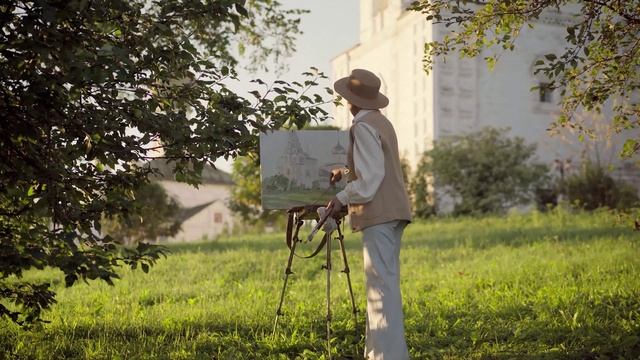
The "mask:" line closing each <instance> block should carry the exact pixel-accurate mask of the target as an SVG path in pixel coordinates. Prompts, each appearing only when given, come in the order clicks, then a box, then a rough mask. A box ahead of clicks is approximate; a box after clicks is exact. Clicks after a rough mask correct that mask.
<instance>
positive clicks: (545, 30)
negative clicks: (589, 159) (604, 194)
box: [332, 0, 623, 176]
mask: <svg viewBox="0 0 640 360" xmlns="http://www.w3.org/2000/svg"><path fill="white" fill-rule="evenodd" d="M410 3H411V1H407V0H360V42H359V43H358V44H356V45H355V46H353V47H352V48H350V49H348V50H347V51H345V52H343V53H341V54H339V55H338V56H336V57H335V58H334V59H333V60H332V68H333V77H334V79H337V78H341V77H344V76H348V75H349V74H350V72H351V70H352V69H354V68H364V69H368V70H371V71H373V72H375V73H376V74H377V75H378V76H379V77H380V78H381V79H382V88H381V91H382V92H383V93H384V94H386V95H387V96H388V97H389V99H390V104H389V106H388V107H387V108H385V109H383V113H385V115H386V116H387V117H388V118H389V119H390V120H391V122H392V123H393V125H394V127H395V129H396V132H397V135H398V143H399V146H400V153H401V156H404V157H405V158H406V159H407V160H408V161H409V163H410V164H411V166H412V167H414V168H415V166H416V164H417V163H418V161H419V158H420V156H421V154H422V153H423V152H424V151H426V150H429V149H430V148H431V147H432V146H433V141H434V140H437V139H439V138H441V137H442V136H445V135H447V134H454V133H455V134H459V133H462V132H467V131H474V130H478V129H480V128H482V127H485V126H493V127H500V128H502V127H510V128H511V135H517V136H521V137H523V138H525V139H526V140H527V142H535V143H537V144H538V158H539V160H540V161H543V162H545V163H547V164H550V165H551V164H552V163H553V161H554V160H555V159H562V160H564V159H568V158H573V159H574V161H576V160H579V158H580V153H581V151H582V148H583V146H582V145H578V146H576V142H577V141H576V137H575V135H572V136H573V138H572V139H570V140H571V141H566V139H565V140H563V139H562V137H561V136H557V137H551V136H550V135H549V134H548V133H547V131H546V130H547V129H548V128H549V126H550V124H551V123H552V121H553V120H554V119H555V117H556V115H557V113H558V111H559V107H558V105H557V102H558V100H559V98H558V96H559V94H557V93H552V92H549V91H548V90H547V91H537V92H532V91H531V90H530V89H531V88H532V87H533V86H536V85H540V84H541V83H542V84H543V83H545V82H546V81H545V79H544V77H541V76H539V75H538V76H536V75H534V72H533V67H534V63H535V62H536V61H537V60H539V59H540V58H542V57H543V56H544V55H545V54H549V53H561V52H563V49H564V47H565V40H564V36H565V34H566V25H567V23H568V22H569V21H570V20H571V18H570V17H569V16H567V15H566V14H563V13H562V12H557V11H555V10H552V11H548V12H545V13H543V14H542V15H541V16H540V19H539V21H538V23H537V24H536V25H535V28H534V29H529V28H527V27H525V28H524V29H523V31H522V32H521V35H520V37H519V38H518V39H517V41H516V49H515V51H513V52H509V51H506V52H504V53H502V55H501V56H500V59H499V61H498V65H497V66H496V68H495V69H494V70H493V71H490V70H489V69H488V67H487V65H486V63H485V60H484V57H485V56H487V54H488V53H485V54H482V55H481V56H478V57H476V58H474V59H459V57H458V56H457V55H456V54H451V55H449V56H447V58H446V62H443V61H442V60H441V59H438V60H437V61H436V63H435V64H434V66H433V70H432V71H431V73H430V75H428V76H427V75H426V73H425V72H424V70H423V63H422V58H423V52H424V44H425V43H426V42H429V41H433V40H441V39H443V37H444V35H445V34H446V33H447V32H448V31H450V28H446V27H444V26H442V25H434V24H432V23H431V22H428V21H426V20H425V16H424V15H422V14H420V13H417V12H413V11H406V10H405V9H406V6H407V5H408V4H410ZM499 51H501V49H500V50H499ZM335 118H336V122H337V125H338V126H340V127H343V128H347V127H348V126H349V125H350V122H351V119H352V116H351V115H350V114H349V110H348V108H347V107H346V106H345V107H338V108H337V110H336V114H335ZM614 142H615V145H616V146H613V148H612V149H609V150H608V153H607V154H605V155H606V156H607V157H609V158H611V159H612V162H616V161H617V160H616V159H617V156H615V154H617V151H618V148H619V145H620V144H621V143H622V142H621V141H619V139H618V140H617V141H614ZM571 144H573V145H571ZM601 155H602V154H601ZM616 166H618V167H619V169H622V168H623V166H622V165H621V164H618V165H616ZM620 171H622V170H620ZM620 176H623V175H620Z"/></svg>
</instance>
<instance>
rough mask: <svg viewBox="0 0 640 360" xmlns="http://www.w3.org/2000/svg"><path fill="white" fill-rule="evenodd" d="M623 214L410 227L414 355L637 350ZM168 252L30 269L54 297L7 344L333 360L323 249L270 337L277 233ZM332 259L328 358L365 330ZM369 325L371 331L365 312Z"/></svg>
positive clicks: (72, 350) (105, 352)
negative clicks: (113, 274) (83, 279)
mask: <svg viewBox="0 0 640 360" xmlns="http://www.w3.org/2000/svg"><path fill="white" fill-rule="evenodd" d="M614 223H615V222H614V219H613V217H611V216H610V215H608V214H607V213H606V212H598V213H596V214H584V213H578V214H569V213H566V212H562V211H556V212H554V213H552V214H540V213H532V214H527V215H510V216H506V217H487V218H481V219H471V218H465V219H460V218H455V219H454V218H452V219H440V220H434V221H428V222H419V223H415V224H412V225H410V226H409V227H408V229H407V232H406V234H405V237H404V239H403V249H402V253H401V261H402V291H403V296H404V307H405V316H406V321H405V325H406V331H407V341H408V345H409V347H410V352H411V354H412V358H414V359H430V358H439V359H480V358H491V359H511V358H518V359H522V358H525V359H584V358H638V357H639V356H640V280H639V275H640V250H639V242H640V239H638V233H636V232H633V231H631V230H629V229H626V228H623V227H620V226H615V224H614ZM346 242H347V251H348V255H349V262H350V267H351V269H352V279H353V283H354V284H353V285H354V290H355V292H356V300H357V301H358V304H359V308H360V309H361V310H363V309H364V306H365V301H364V296H363V292H364V285H363V276H362V259H361V256H362V255H361V248H360V246H361V245H360V238H359V235H357V234H351V233H350V232H348V233H347V238H346ZM334 248H337V246H335V247H334ZM171 249H172V254H171V255H170V256H169V257H168V259H166V260H162V261H160V262H159V264H158V265H157V266H155V267H154V268H153V269H152V270H151V271H150V273H149V274H148V275H145V274H143V273H142V272H132V271H128V270H122V271H121V276H122V280H120V281H118V282H117V283H116V286H114V287H110V286H108V285H106V284H104V283H101V282H91V283H89V284H80V285H78V286H74V287H72V288H68V289H67V288H64V281H63V278H62V276H61V274H59V273H57V272H54V271H47V272H29V273H28V274H26V275H25V276H27V277H29V278H30V279H39V280H43V281H50V282H52V284H54V287H55V290H56V292H57V293H58V297H57V299H58V304H57V305H56V306H55V307H54V308H53V310H52V311H50V312H48V313H47V314H46V316H45V317H46V318H47V319H49V320H51V323H50V324H48V325H45V326H44V327H43V328H41V329H37V330H34V331H31V332H25V331H21V330H18V329H17V328H16V327H15V326H14V325H12V324H9V323H7V322H3V326H2V329H1V330H0V334H1V336H0V346H1V350H2V352H3V353H4V354H6V355H7V356H8V357H14V358H37V359H50V358H90V359H102V358H104V359H107V358H109V359H110V358H146V359H194V358H202V359H211V358H215V359H294V358H300V359H320V358H323V357H324V356H325V354H324V352H325V339H324V337H325V333H324V331H325V330H324V315H325V314H324V311H325V310H324V309H325V305H324V301H325V295H324V294H325V293H324V285H325V274H324V271H323V270H322V269H321V263H322V261H323V260H322V256H319V257H317V258H314V259H311V260H301V259H297V258H296V259H295V260H294V266H293V270H294V272H295V274H294V275H293V276H292V278H291V280H292V281H291V283H290V285H289V288H288V292H287V297H286V300H285V306H284V310H285V312H286V316H284V317H283V318H282V319H281V321H280V324H279V332H278V334H277V335H276V336H275V337H272V336H271V329H272V326H273V320H274V316H275V309H276V307H277V301H278V296H279V292H280V289H281V286H282V278H283V271H284V266H285V263H286V258H287V255H288V250H287V249H286V246H285V245H284V241H283V238H282V235H281V234H276V235H259V236H258V235H255V236H243V237H234V238H226V239H220V240H218V241H217V242H209V243H198V244H180V245H175V246H172V247H171ZM334 261H335V262H334V269H335V271H334V272H333V281H332V284H333V288H332V304H333V310H334V324H333V329H334V339H333V343H332V346H333V353H334V355H341V356H344V357H350V356H353V354H354V353H357V354H360V353H361V352H362V346H363V339H362V338H361V337H358V338H357V339H355V338H354V331H353V330H354V329H353V322H352V318H351V313H350V310H351V309H350V304H349V295H348V292H347V286H346V281H345V278H344V275H343V274H342V273H340V272H339V270H341V262H340V258H339V253H338V251H337V250H336V253H335V255H334ZM360 320H361V321H360V326H361V327H362V325H363V324H364V318H363V317H362V313H361V314H360ZM359 333H360V334H362V333H363V328H360V329H359ZM354 343H355V345H354Z"/></svg>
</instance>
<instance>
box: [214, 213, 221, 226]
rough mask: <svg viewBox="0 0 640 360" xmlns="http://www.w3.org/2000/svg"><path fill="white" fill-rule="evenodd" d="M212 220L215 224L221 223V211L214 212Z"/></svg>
mask: <svg viewBox="0 0 640 360" xmlns="http://www.w3.org/2000/svg"><path fill="white" fill-rule="evenodd" d="M213 222H214V223H216V224H222V213H219V212H217V213H214V214H213Z"/></svg>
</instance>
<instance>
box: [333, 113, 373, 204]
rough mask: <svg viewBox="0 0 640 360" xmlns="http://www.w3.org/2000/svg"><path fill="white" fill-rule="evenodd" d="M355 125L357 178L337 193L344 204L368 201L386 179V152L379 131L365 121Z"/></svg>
mask: <svg viewBox="0 0 640 360" xmlns="http://www.w3.org/2000/svg"><path fill="white" fill-rule="evenodd" d="M353 126H354V128H353V137H354V139H353V162H354V164H355V168H356V169H355V172H356V177H357V179H356V180H354V181H352V182H350V183H348V184H347V186H346V187H345V188H344V190H342V191H341V192H339V193H338V194H337V195H336V196H337V197H338V200H340V202H341V203H342V204H364V203H368V202H369V201H371V200H373V197H374V195H375V194H376V192H377V191H378V188H379V187H380V184H382V180H383V179H384V152H383V151H382V141H381V140H380V136H378V132H377V131H376V130H375V129H374V128H373V127H371V126H370V125H368V124H366V123H363V122H358V123H355V124H354V125H353Z"/></svg>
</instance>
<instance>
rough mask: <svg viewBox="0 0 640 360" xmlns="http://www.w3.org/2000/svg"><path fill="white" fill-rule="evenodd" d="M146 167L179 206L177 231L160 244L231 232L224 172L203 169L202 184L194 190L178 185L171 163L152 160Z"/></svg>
mask: <svg viewBox="0 0 640 360" xmlns="http://www.w3.org/2000/svg"><path fill="white" fill-rule="evenodd" d="M149 165H150V166H151V167H152V168H154V169H157V170H158V175H157V176H154V177H153V181H155V182H157V183H158V184H160V185H161V186H162V187H163V188H164V190H165V191H166V192H167V195H169V196H170V197H171V198H173V199H174V200H175V201H176V202H177V203H178V204H179V205H180V207H181V209H180V211H179V213H178V215H177V217H178V221H179V222H180V224H181V229H180V231H179V232H178V233H177V234H176V235H174V236H172V237H165V238H161V239H160V241H162V242H183V241H199V240H203V239H215V238H216V237H218V236H219V235H220V234H223V233H227V232H230V231H231V230H232V229H233V225H234V222H233V213H232V212H231V210H230V209H229V207H228V206H227V203H228V200H229V198H230V196H231V186H232V185H233V181H232V180H231V176H230V175H229V174H227V173H226V172H224V171H221V170H218V169H215V168H213V167H212V166H205V167H204V169H203V170H202V183H201V184H200V185H198V188H195V187H193V186H191V185H189V184H186V183H182V182H178V181H176V180H175V176H174V175H173V171H172V169H173V167H172V164H171V163H167V161H166V160H163V159H155V160H152V161H151V162H150V163H149Z"/></svg>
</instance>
